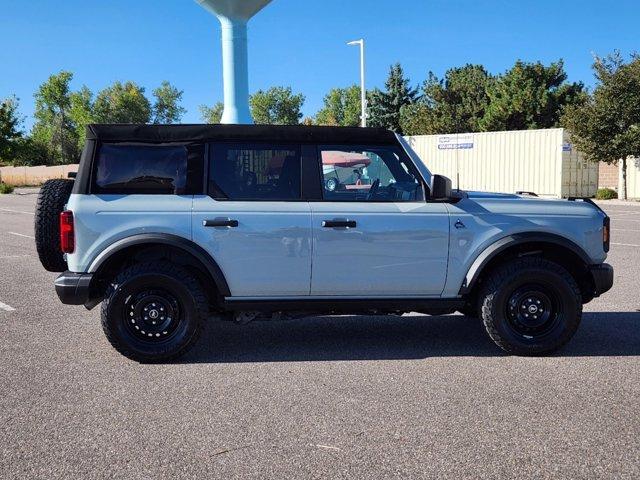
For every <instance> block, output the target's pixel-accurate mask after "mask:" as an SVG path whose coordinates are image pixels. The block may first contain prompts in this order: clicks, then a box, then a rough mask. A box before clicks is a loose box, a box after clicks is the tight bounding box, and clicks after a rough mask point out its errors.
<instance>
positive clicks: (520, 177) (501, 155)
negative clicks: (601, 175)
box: [407, 128, 598, 198]
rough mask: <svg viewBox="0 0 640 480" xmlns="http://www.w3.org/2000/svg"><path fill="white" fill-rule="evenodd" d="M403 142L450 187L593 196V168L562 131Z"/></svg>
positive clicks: (595, 183)
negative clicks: (407, 143) (442, 176)
mask: <svg viewBox="0 0 640 480" xmlns="http://www.w3.org/2000/svg"><path fill="white" fill-rule="evenodd" d="M407 141H408V142H409V144H410V145H411V146H412V147H413V149H414V150H415V151H416V153H417V154H418V155H419V156H420V158H421V159H422V161H423V162H424V163H425V165H426V166H427V167H428V168H429V170H431V172H433V173H438V174H441V175H445V176H447V177H449V178H451V181H452V182H453V187H454V188H456V187H459V188H461V189H463V190H480V191H488V192H507V193H514V192H516V191H525V192H534V193H536V194H538V195H541V196H552V197H565V198H566V197H574V196H575V197H593V196H594V195H595V194H596V191H597V189H598V164H597V163H594V162H587V161H586V160H585V159H584V158H583V156H582V154H581V153H580V152H578V151H577V150H576V149H575V147H574V146H573V145H572V144H571V142H570V139H569V134H568V133H567V132H566V131H565V130H564V129H563V128H551V129H544V130H517V131H510V132H484V133H459V134H451V135H419V136H413V137H407Z"/></svg>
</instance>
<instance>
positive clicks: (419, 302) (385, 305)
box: [223, 297, 465, 313]
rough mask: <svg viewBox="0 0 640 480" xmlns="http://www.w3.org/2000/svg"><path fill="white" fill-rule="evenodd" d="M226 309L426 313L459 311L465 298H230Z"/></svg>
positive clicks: (226, 302)
mask: <svg viewBox="0 0 640 480" xmlns="http://www.w3.org/2000/svg"><path fill="white" fill-rule="evenodd" d="M223 305H224V308H225V310H231V311H259V312H285V311H286V312H291V311H312V312H324V313H354V312H380V311H382V312H393V311H401V312H425V313H428V311H438V312H440V311H449V310H450V311H456V310H459V309H460V308H463V307H464V305H465V301H464V300H462V299H459V298H448V299H442V298H421V297H412V298H380V297H377V298H362V297H348V298H345V297H343V298H336V297H321V298H318V297H310V298H291V297H285V298H256V297H226V298H225V299H224V302H223Z"/></svg>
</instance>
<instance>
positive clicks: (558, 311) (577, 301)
mask: <svg viewBox="0 0 640 480" xmlns="http://www.w3.org/2000/svg"><path fill="white" fill-rule="evenodd" d="M480 300H481V316H482V320H483V323H484V326H485V328H486V330H487V333H488V334H489V336H490V337H491V339H492V340H493V341H494V342H495V344H496V345H498V346H499V347H500V348H501V349H503V350H504V351H505V352H507V353H511V354H515V355H542V354H546V353H551V352H553V351H555V350H557V349H559V348H561V347H562V346H563V345H564V344H566V343H567V342H568V341H569V340H570V339H571V337H572V336H573V334H574V333H575V332H576V330H577V328H578V325H579V324H580V320H581V317H582V298H581V294H580V288H579V287H578V285H577V284H576V281H575V280H574V278H573V277H572V276H571V274H570V273H569V272H567V270H565V269H564V268H563V267H561V266H560V265H558V264H556V263H553V262H550V261H548V260H545V259H543V258H536V257H531V258H519V259H516V260H513V261H511V262H509V263H507V264H505V265H503V266H501V267H498V268H497V269H496V270H495V271H494V272H492V273H491V274H490V275H489V277H488V278H487V280H486V282H485V284H484V288H483V289H482V291H481V294H480Z"/></svg>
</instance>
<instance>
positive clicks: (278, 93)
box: [249, 87, 305, 125]
mask: <svg viewBox="0 0 640 480" xmlns="http://www.w3.org/2000/svg"><path fill="white" fill-rule="evenodd" d="M304 100H305V97H304V95H302V94H300V93H298V94H294V93H293V92H292V90H291V87H271V88H269V89H268V90H266V91H263V90H258V91H257V92H256V93H254V94H253V95H251V98H250V100H249V104H250V105H251V113H252V115H253V119H254V121H255V122H256V123H257V124H269V125H298V124H299V123H300V120H301V119H302V105H303V104H304Z"/></svg>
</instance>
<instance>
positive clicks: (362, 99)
mask: <svg viewBox="0 0 640 480" xmlns="http://www.w3.org/2000/svg"><path fill="white" fill-rule="evenodd" d="M347 45H360V104H361V107H362V114H361V115H360V126H362V127H366V126H367V90H366V87H365V85H364V38H361V39H360V40H354V41H353V42H348V43H347Z"/></svg>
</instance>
